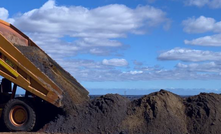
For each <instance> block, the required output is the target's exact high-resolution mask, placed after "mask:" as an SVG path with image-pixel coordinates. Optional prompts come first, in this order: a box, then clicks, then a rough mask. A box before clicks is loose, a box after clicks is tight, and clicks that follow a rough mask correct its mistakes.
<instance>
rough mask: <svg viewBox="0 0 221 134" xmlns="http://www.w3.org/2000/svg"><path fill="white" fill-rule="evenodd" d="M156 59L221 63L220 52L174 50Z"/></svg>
mask: <svg viewBox="0 0 221 134" xmlns="http://www.w3.org/2000/svg"><path fill="white" fill-rule="evenodd" d="M158 59H159V60H181V61H185V62H199V61H221V52H212V51H202V50H192V49H185V48H175V49H171V50H169V51H166V52H163V53H161V54H160V55H159V56H158Z"/></svg>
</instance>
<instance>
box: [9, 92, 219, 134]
mask: <svg viewBox="0 0 221 134" xmlns="http://www.w3.org/2000/svg"><path fill="white" fill-rule="evenodd" d="M220 104H221V95H220V94H214V93H201V94H199V95H196V96H190V97H185V98H183V97H180V96H178V95H176V94H173V93H171V92H168V91H165V90H160V91H159V92H154V93H151V94H149V95H145V96H143V97H141V98H138V99H133V100H129V99H127V98H125V97H123V96H120V95H118V94H107V95H103V96H99V97H97V98H94V99H92V100H89V101H88V102H86V103H83V104H78V105H69V104H68V105H69V106H67V107H65V108H64V109H63V110H64V112H63V113H60V114H58V115H56V116H54V118H53V119H52V120H51V121H48V122H47V123H46V124H45V125H43V126H42V128H41V129H39V130H38V132H34V133H35V134H41V133H74V134H220V132H221V127H220V126H221V105H220ZM7 134H8V133H7ZM19 134H24V133H23V132H19ZM25 134H26V133H25ZM27 134H29V133H27ZM32 134H33V133H32Z"/></svg>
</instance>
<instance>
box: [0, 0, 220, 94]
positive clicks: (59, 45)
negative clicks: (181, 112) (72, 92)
mask: <svg viewBox="0 0 221 134" xmlns="http://www.w3.org/2000/svg"><path fill="white" fill-rule="evenodd" d="M12 3H13V4H12ZM220 12H221V0H130V1H128V0H120V1H119V0H96V1H91V0H81V1H72V0H38V1H28V0H20V1H14V0H7V1H2V2H1V4H0V19H3V20H5V21H8V22H10V23H12V24H13V25H15V26H16V27H17V28H19V29H20V30H21V31H23V32H24V33H26V34H27V35H28V36H29V37H30V38H31V39H32V40H33V41H34V42H36V43H37V44H38V45H39V46H40V47H41V48H42V49H43V50H44V51H46V52H47V53H48V54H49V55H50V56H51V57H52V58H53V59H55V60H56V61H57V62H58V63H59V64H60V65H61V66H62V67H64V68H65V69H66V70H67V71H69V72H70V73H71V74H72V75H73V76H74V77H75V78H76V79H77V80H78V81H79V82H80V83H81V84H82V85H83V86H84V87H85V88H86V89H88V90H89V92H90V93H91V94H105V93H120V94H124V93H125V91H126V93H127V94H147V93H149V92H152V91H156V90H159V89H167V90H170V91H172V92H174V93H177V94H181V95H187V94H191V95H192V94H197V93H199V92H216V93H219V92H220V91H221V88H220V84H219V83H220V80H221V15H220Z"/></svg>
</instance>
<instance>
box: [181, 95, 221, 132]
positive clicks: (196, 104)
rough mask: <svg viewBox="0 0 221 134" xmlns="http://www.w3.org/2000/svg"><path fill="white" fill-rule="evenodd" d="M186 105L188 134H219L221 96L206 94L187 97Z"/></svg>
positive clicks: (220, 130) (220, 128)
mask: <svg viewBox="0 0 221 134" xmlns="http://www.w3.org/2000/svg"><path fill="white" fill-rule="evenodd" d="M184 104H185V105H186V110H185V113H186V116H187V129H188V130H189V133H190V134H220V132H221V127H220V126H221V95H220V94H213V93H210V94H206V93H201V94H200V95H197V96H193V97H189V98H187V99H185V100H184Z"/></svg>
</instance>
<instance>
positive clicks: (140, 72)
mask: <svg viewBox="0 0 221 134" xmlns="http://www.w3.org/2000/svg"><path fill="white" fill-rule="evenodd" d="M142 73H143V71H136V70H135V71H130V74H142Z"/></svg>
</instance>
